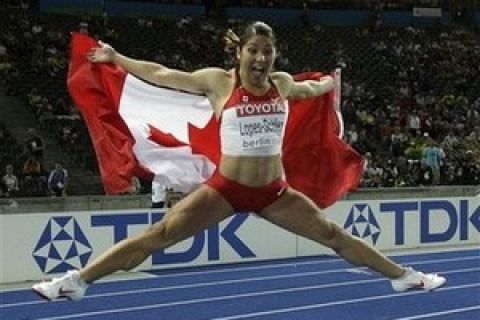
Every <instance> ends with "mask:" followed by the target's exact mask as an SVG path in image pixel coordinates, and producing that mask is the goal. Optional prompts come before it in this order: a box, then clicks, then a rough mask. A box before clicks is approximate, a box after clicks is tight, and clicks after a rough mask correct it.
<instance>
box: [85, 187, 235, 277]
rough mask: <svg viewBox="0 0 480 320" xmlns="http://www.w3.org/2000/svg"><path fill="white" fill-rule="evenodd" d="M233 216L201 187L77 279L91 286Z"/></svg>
mask: <svg viewBox="0 0 480 320" xmlns="http://www.w3.org/2000/svg"><path fill="white" fill-rule="evenodd" d="M232 214H233V209H232V207H231V206H230V204H229V203H228V202H227V201H226V200H225V199H224V198H223V197H222V196H221V195H220V194H219V193H218V192H217V191H216V190H214V189H212V188H211V187H209V186H206V185H201V186H200V187H199V188H198V189H197V190H195V191H194V192H192V193H191V194H189V195H188V196H187V197H185V198H184V199H182V200H181V201H180V202H178V203H177V204H176V205H175V206H174V207H173V208H171V209H170V210H169V211H168V212H167V214H165V216H164V217H163V218H162V219H161V220H160V221H158V222H157V223H155V224H154V225H152V226H151V227H150V228H149V229H148V230H147V231H145V232H144V233H142V234H140V235H138V236H134V237H129V238H127V239H124V240H122V241H120V242H119V243H117V244H115V245H114V246H113V247H112V248H110V249H109V250H107V251H106V252H105V253H103V254H102V255H101V256H100V257H98V258H97V259H95V260H94V261H93V262H91V263H90V264H88V265H87V266H86V267H85V268H84V269H82V270H80V277H81V279H82V280H84V281H85V282H86V283H91V282H93V281H95V280H97V279H99V278H101V277H103V276H106V275H108V274H111V273H113V272H115V271H118V270H130V269H132V268H134V267H136V266H138V265H139V264H141V263H142V262H143V261H144V260H145V259H146V258H147V257H148V256H150V254H152V253H153V252H154V251H156V250H160V249H164V248H167V247H169V246H172V245H174V244H175V243H177V242H180V241H182V240H184V239H186V238H188V237H190V236H193V235H194V234H196V233H197V232H199V231H202V230H204V229H206V228H207V227H209V226H211V225H213V224H215V223H218V222H219V221H221V220H223V219H225V218H227V217H228V216H230V215H232Z"/></svg>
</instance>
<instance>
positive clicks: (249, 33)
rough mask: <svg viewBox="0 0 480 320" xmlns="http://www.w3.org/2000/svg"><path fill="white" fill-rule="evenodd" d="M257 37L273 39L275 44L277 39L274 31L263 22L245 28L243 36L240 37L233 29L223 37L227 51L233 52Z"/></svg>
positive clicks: (253, 23)
mask: <svg viewBox="0 0 480 320" xmlns="http://www.w3.org/2000/svg"><path fill="white" fill-rule="evenodd" d="M256 35H261V36H265V37H268V38H270V39H272V41H273V43H274V44H275V41H276V37H275V33H274V32H273V29H272V28H271V27H270V26H269V25H268V24H266V23H265V22H262V21H255V22H252V23H250V24H249V25H247V26H246V27H245V30H244V31H243V34H242V35H241V36H240V37H238V36H237V35H236V34H235V32H233V30H232V29H228V30H227V32H226V33H225V36H224V37H223V39H224V41H225V51H231V50H233V49H235V48H237V47H240V48H242V47H243V46H244V45H245V43H247V41H248V40H250V39H251V38H252V37H254V36H256Z"/></svg>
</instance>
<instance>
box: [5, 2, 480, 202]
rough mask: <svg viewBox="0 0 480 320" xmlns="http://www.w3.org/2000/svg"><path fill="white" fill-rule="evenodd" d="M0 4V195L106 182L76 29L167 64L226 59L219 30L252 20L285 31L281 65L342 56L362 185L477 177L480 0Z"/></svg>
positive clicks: (327, 66) (479, 180)
mask: <svg viewBox="0 0 480 320" xmlns="http://www.w3.org/2000/svg"><path fill="white" fill-rule="evenodd" d="M0 14H1V19H0V176H1V177H2V180H1V184H0V186H1V187H0V197H3V198H18V197H48V196H58V197H67V196H78V195H102V194H104V190H103V187H102V184H101V180H100V177H99V172H98V166H97V161H96V157H95V153H94V151H93V148H92V144H91V142H90V138H89V135H88V132H87V129H86V127H85V125H84V122H83V120H82V117H81V115H80V113H79V112H78V110H77V108H76V106H75V104H74V103H73V102H72V100H71V98H70V97H69V95H68V92H67V88H66V74H67V71H68V60H69V40H70V33H71V32H72V31H78V32H83V33H86V34H88V35H90V36H92V37H95V38H97V39H102V40H103V41H104V42H108V43H111V44H112V45H113V46H114V47H115V48H116V49H117V50H118V51H120V52H122V53H124V54H126V55H128V56H131V57H135V58H141V59H145V60H151V61H156V62H159V63H162V64H166V65H167V66H170V67H175V68H181V69H185V70H195V69H198V68H202V67H205V66H219V67H222V68H230V67H232V66H233V64H234V61H233V60H232V57H231V56H229V55H228V54H226V53H225V52H224V50H223V42H222V36H223V34H224V32H225V30H226V29H228V28H232V29H234V30H235V31H237V32H241V30H242V27H243V26H245V24H246V23H248V22H250V21H252V20H263V21H265V22H267V23H269V24H270V25H272V27H274V30H275V31H276V33H277V38H278V42H277V47H278V53H279V54H278V59H277V61H276V69H278V70H284V71H288V72H291V73H299V72H302V71H309V70H315V71H322V72H330V71H331V70H333V69H334V68H335V67H336V66H342V67H343V73H342V76H343V83H342V106H341V107H342V113H343V117H344V121H345V137H344V139H345V140H346V141H347V142H348V143H349V144H351V145H352V146H353V147H354V148H355V149H356V150H357V151H358V152H359V153H361V154H362V155H364V157H365V158H366V159H367V166H366V170H365V174H364V176H363V179H362V182H361V188H362V189H367V188H380V187H381V188H404V187H425V186H428V187H430V186H436V185H449V186H453V185H456V186H469V185H470V186H471V185H479V184H480V32H479V30H480V4H479V1H453V0H451V1H358V0H357V1H346V0H345V1H333V0H311V1H299V0H292V1H288V0H283V1H228V0H224V1H200V0H191V1H180V0H177V1H173V0H172V1H160V0H156V1H153V0H151V1H148V0H122V1H115V0H76V1H75V0H43V1H40V0H39V1H35V0H4V1H2V2H1V4H0ZM67 172H68V174H67ZM65 176H68V182H67V181H66V180H67V179H65V181H60V183H61V184H65V185H67V186H66V187H65V188H62V190H60V192H59V191H58V190H53V189H52V186H51V183H49V181H50V182H51V180H52V179H60V180H61V179H62V177H63V178H64V177H65ZM52 177H53V178H52ZM15 181H16V182H15ZM58 182H59V181H55V183H56V184H58ZM150 192H151V186H150V182H149V181H142V180H140V181H136V182H132V191H131V193H132V194H137V193H150Z"/></svg>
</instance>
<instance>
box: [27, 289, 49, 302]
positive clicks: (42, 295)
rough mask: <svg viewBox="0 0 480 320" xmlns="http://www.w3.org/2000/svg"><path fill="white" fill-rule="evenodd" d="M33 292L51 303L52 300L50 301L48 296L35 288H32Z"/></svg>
mask: <svg viewBox="0 0 480 320" xmlns="http://www.w3.org/2000/svg"><path fill="white" fill-rule="evenodd" d="M32 291H33V292H34V293H35V294H37V295H38V296H39V297H40V298H42V299H44V300H46V301H47V302H51V301H52V299H50V298H49V297H47V296H46V295H44V294H43V293H41V292H40V291H38V290H36V289H35V288H32Z"/></svg>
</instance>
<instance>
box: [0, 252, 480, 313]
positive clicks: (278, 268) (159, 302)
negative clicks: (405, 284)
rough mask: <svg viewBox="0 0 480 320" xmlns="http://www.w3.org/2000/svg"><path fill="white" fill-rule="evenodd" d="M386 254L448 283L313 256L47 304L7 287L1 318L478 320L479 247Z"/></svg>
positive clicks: (136, 283)
mask: <svg viewBox="0 0 480 320" xmlns="http://www.w3.org/2000/svg"><path fill="white" fill-rule="evenodd" d="M391 258H392V259H393V260H395V261H397V262H400V263H402V264H403V265H407V266H412V267H414V268H417V269H420V270H422V271H425V272H438V273H440V274H442V275H445V276H446V277H447V283H446V285H445V286H444V287H443V288H441V289H438V290H436V291H434V292H428V293H427V292H424V291H423V290H414V291H408V292H404V293H396V292H394V291H393V290H392V289H391V286H390V283H389V281H387V280H385V279H384V278H382V277H379V276H378V274H375V273H372V272H369V271H368V270H367V269H365V268H353V267H352V266H350V265H348V264H347V263H346V262H344V261H343V260H342V259H339V258H337V257H331V256H316V257H309V258H295V259H285V260H274V261H267V262H251V263H242V264H234V265H223V266H210V267H198V268H188V269H179V270H163V271H158V272H152V275H153V276H152V277H150V278H147V279H145V278H142V279H130V280H120V281H108V282H99V283H97V284H95V285H94V286H92V287H91V289H90V290H89V292H88V295H87V297H86V298H85V299H83V300H82V301H79V302H71V301H67V300H62V301H57V302H45V301H43V300H41V299H39V298H38V297H37V296H36V295H35V294H34V293H32V292H31V291H30V290H6V291H2V292H0V319H2V320H17V319H36V320H40V319H42V320H46V319H50V320H54V319H55V320H57V319H58V320H60V319H89V320H92V319H101V320H113V319H115V320H149V319H152V320H153V319H155V320H162V319H164V320H176V319H179V320H200V319H202V320H206V319H210V320H234V319H262V320H273V319H275V320H296V319H299V320H309V319H312V320H313V319H314V320H349V319H352V320H379V319H389V320H390V319H391V320H393V319H395V320H400V319H401V320H413V319H441V320H479V319H480V249H464V250H457V251H443V252H434V253H420V254H419V253H417V254H409V255H401V256H392V257H391Z"/></svg>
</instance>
